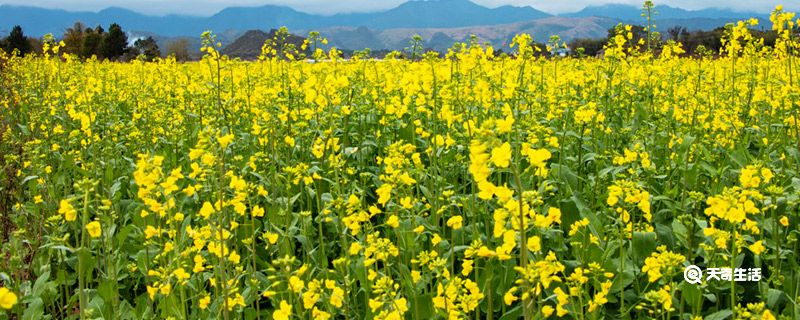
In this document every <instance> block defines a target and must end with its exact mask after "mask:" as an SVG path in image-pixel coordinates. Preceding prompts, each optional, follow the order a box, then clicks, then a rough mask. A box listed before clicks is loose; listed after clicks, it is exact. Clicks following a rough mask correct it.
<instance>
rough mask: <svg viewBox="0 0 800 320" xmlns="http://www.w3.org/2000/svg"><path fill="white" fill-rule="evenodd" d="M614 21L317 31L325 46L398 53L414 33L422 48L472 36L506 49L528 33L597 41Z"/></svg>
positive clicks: (541, 39)
mask: <svg viewBox="0 0 800 320" xmlns="http://www.w3.org/2000/svg"><path fill="white" fill-rule="evenodd" d="M617 22H618V20H616V19H610V18H603V17H587V18H566V17H547V18H543V19H537V20H532V21H525V22H515V23H509V24H497V25H486V26H470V27H458V28H392V29H368V28H364V27H360V28H352V27H335V28H322V29H319V32H320V34H321V35H322V36H324V37H326V38H328V39H329V40H330V43H329V45H331V46H336V47H339V48H348V49H363V48H370V49H373V50H381V49H386V50H399V49H402V48H405V47H408V45H409V41H410V39H411V36H412V35H414V34H418V35H420V36H422V40H423V42H424V46H425V47H426V48H431V49H435V50H438V51H445V50H447V49H448V48H450V46H451V45H452V44H453V43H455V42H457V41H458V42H464V41H468V40H469V38H470V36H471V35H475V36H476V37H477V38H478V41H480V42H481V43H483V42H489V43H491V44H492V45H494V46H495V47H497V48H500V47H501V46H507V45H508V44H509V43H510V42H511V39H512V38H513V37H514V35H516V34H519V33H523V32H524V33H528V34H532V35H533V36H534V40H536V41H538V42H547V40H548V39H549V38H550V36H551V35H559V36H560V37H561V38H562V39H563V40H565V41H569V40H572V39H575V38H601V37H605V36H606V34H607V32H608V29H609V28H611V27H613V26H614V25H616V24H617Z"/></svg>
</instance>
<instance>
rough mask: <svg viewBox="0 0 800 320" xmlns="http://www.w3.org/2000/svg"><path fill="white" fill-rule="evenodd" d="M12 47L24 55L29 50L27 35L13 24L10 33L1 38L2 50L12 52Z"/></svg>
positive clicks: (29, 44)
mask: <svg viewBox="0 0 800 320" xmlns="http://www.w3.org/2000/svg"><path fill="white" fill-rule="evenodd" d="M14 49H16V50H18V51H19V55H22V56H24V55H26V54H28V53H30V52H31V43H30V42H29V41H28V37H26V36H25V34H24V33H23V32H22V27H20V26H14V28H13V29H11V33H9V34H8V37H6V38H5V39H4V40H3V50H5V51H6V52H8V53H12V52H14Z"/></svg>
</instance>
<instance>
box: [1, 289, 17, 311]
mask: <svg viewBox="0 0 800 320" xmlns="http://www.w3.org/2000/svg"><path fill="white" fill-rule="evenodd" d="M15 304H17V295H16V294H14V293H13V292H11V290H8V289H7V288H5V287H0V308H3V309H6V310H7V309H11V308H12V307H14V305H15Z"/></svg>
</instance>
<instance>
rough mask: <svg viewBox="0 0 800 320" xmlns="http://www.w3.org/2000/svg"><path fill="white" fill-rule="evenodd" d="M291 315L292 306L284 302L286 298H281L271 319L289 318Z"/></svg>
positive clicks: (283, 319) (281, 319) (285, 319)
mask: <svg viewBox="0 0 800 320" xmlns="http://www.w3.org/2000/svg"><path fill="white" fill-rule="evenodd" d="M291 316H292V306H290V305H289V304H288V303H286V300H281V303H280V309H278V310H275V311H274V312H273V313H272V319H275V320H289V319H290V318H291Z"/></svg>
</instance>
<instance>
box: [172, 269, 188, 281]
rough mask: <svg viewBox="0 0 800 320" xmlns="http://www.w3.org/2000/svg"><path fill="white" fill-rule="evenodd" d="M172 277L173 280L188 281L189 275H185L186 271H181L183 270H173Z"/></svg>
mask: <svg viewBox="0 0 800 320" xmlns="http://www.w3.org/2000/svg"><path fill="white" fill-rule="evenodd" d="M172 275H174V276H175V278H178V280H186V279H189V273H187V272H186V270H183V268H178V269H175V271H173V272H172Z"/></svg>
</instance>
